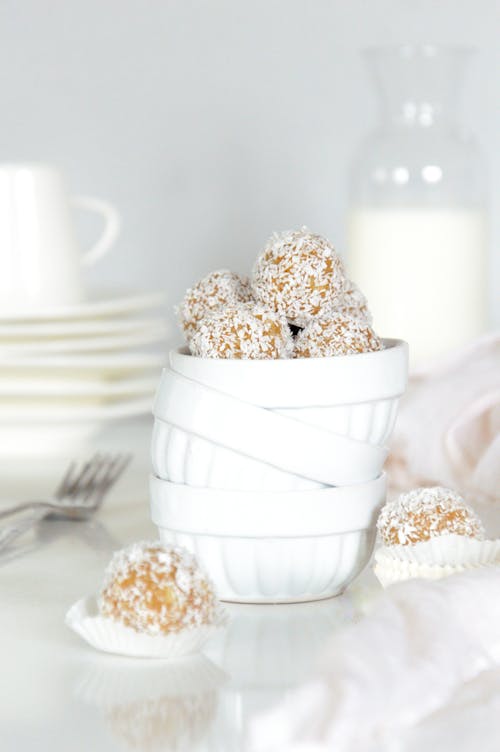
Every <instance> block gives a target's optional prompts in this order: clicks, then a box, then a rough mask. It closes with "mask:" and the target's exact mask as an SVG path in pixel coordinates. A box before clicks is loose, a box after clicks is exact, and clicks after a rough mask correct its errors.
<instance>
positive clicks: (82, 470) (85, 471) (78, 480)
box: [54, 454, 102, 499]
mask: <svg viewBox="0 0 500 752" xmlns="http://www.w3.org/2000/svg"><path fill="white" fill-rule="evenodd" d="M101 463H102V459H101V455H100V454H95V455H93V456H92V457H91V458H90V459H89V460H87V461H86V462H84V463H83V465H81V466H80V467H79V466H78V463H76V462H74V461H73V462H71V463H70V465H69V467H68V470H67V471H66V474H65V476H64V478H63V480H62V481H61V483H60V484H59V486H58V488H57V490H56V492H55V494H54V495H55V497H56V498H58V499H61V498H66V497H68V496H72V495H74V494H75V493H76V492H77V491H78V490H79V489H81V488H82V487H84V481H86V482H87V483H88V481H89V480H90V479H91V478H92V477H93V476H94V475H95V473H96V471H97V470H98V468H99V467H100V465H101Z"/></svg>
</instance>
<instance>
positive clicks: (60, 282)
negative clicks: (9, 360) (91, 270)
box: [0, 164, 120, 317]
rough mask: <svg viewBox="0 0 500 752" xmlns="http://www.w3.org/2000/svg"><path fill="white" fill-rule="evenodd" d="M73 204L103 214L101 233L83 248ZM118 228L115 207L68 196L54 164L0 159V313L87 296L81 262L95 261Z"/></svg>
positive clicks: (69, 301)
mask: <svg viewBox="0 0 500 752" xmlns="http://www.w3.org/2000/svg"><path fill="white" fill-rule="evenodd" d="M71 206H76V207H80V208H83V209H88V210H90V211H96V212H99V213H100V214H102V215H103V217H104V219H105V226H104V230H103V232H102V235H101V237H100V238H99V240H98V241H97V243H95V244H94V245H93V247H92V248H90V250H88V251H87V252H85V253H83V254H82V253H81V251H80V249H79V247H78V242H77V239H76V235H75V232H74V226H73V222H72V217H71ZM119 230H120V219H119V215H118V213H117V211H116V210H115V209H114V208H113V207H112V206H111V205H110V204H108V203H107V202H105V201H101V200H100V199H97V198H90V197H84V196H77V197H74V198H70V197H69V196H68V193H67V191H66V187H65V185H64V181H63V178H62V175H61V174H60V172H59V171H58V170H57V169H55V168H54V167H52V166H50V165H42V164H0V317H1V315H2V312H4V313H9V314H11V313H18V312H19V313H20V314H21V313H23V312H36V311H37V310H43V309H44V308H53V307H57V306H66V305H72V304H75V303H78V302H81V301H82V300H83V297H84V295H83V284H82V271H81V266H82V264H85V265H89V264H93V263H94V262H95V261H97V259H99V258H101V256H103V255H104V254H105V253H106V252H107V251H108V250H109V248H110V247H111V246H112V244H113V243H114V241H115V239H116V237H117V235H118V233H119Z"/></svg>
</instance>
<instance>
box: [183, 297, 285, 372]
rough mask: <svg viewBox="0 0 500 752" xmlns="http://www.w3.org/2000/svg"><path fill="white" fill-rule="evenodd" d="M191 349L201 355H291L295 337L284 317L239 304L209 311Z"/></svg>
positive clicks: (227, 356) (195, 353)
mask: <svg viewBox="0 0 500 752" xmlns="http://www.w3.org/2000/svg"><path fill="white" fill-rule="evenodd" d="M189 348H190V350H191V354H192V355H197V356H199V357H201V358H236V359H254V360H264V359H266V358H291V357H292V352H293V337H292V333H291V331H290V329H289V326H288V322H287V320H286V318H285V317H284V316H280V314H278V313H275V312H274V311H270V310H269V309H267V308H264V307H263V306H259V305H248V304H243V303H240V304H239V305H235V306H228V307H227V308H224V309H221V310H218V311H212V312H210V313H209V314H207V315H206V317H205V318H204V319H203V321H202V322H201V323H200V324H199V325H198V328H197V329H196V331H195V332H194V334H193V335H192V337H191V340H190V342H189Z"/></svg>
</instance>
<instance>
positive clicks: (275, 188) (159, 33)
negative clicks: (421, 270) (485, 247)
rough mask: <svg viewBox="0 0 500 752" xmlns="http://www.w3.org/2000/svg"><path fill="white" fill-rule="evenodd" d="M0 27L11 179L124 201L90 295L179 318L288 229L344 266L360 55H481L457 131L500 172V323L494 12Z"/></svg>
mask: <svg viewBox="0 0 500 752" xmlns="http://www.w3.org/2000/svg"><path fill="white" fill-rule="evenodd" d="M0 9H1V23H0V76H1V102H2V107H1V113H2V115H1V125H0V161H14V160H16V161H24V160H44V161H50V162H54V163H56V164H58V165H60V166H61V167H62V169H63V170H65V172H66V174H67V177H68V181H69V183H70V187H71V189H72V191H73V192H75V193H90V194H95V195H99V196H102V197H105V198H108V199H110V200H112V201H113V202H114V203H115V204H116V205H117V207H118V208H119V210H120V212H121V214H122V216H123V233H122V236H121V238H120V240H119V242H118V244H117V246H116V247H115V249H114V250H113V251H112V252H111V253H110V255H109V256H108V257H107V258H106V259H105V260H104V261H102V262H101V263H100V264H99V265H98V267H96V269H95V270H93V271H92V277H91V283H92V284H93V285H94V286H96V285H99V286H106V287H111V288H117V287H126V288H136V287H138V288H140V289H146V288H155V289H162V288H163V289H166V290H167V292H168V294H169V297H170V299H171V301H172V303H174V302H176V301H177V300H178V298H179V297H180V296H181V294H182V291H183V289H184V288H185V287H186V286H187V285H189V284H190V283H192V282H193V281H194V279H195V278H197V277H199V276H200V275H202V274H204V273H206V272H207V271H209V270H211V269H213V268H217V267H220V266H229V267H231V268H233V269H234V270H236V271H240V272H244V271H245V270H248V269H249V268H250V266H251V263H252V260H253V257H254V256H255V254H256V252H257V251H258V250H259V248H260V247H261V246H262V244H263V243H264V241H265V240H266V238H267V236H268V235H269V234H270V232H271V231H272V230H274V229H285V228H287V227H289V226H293V225H300V224H307V225H309V226H310V227H311V228H313V229H314V230H316V231H318V232H322V233H325V234H327V235H329V236H330V237H331V238H332V240H333V241H334V242H335V243H336V245H337V246H338V247H339V248H340V249H342V247H343V244H344V237H345V225H344V213H345V208H346V204H347V183H348V175H349V164H350V160H351V158H352V156H353V154H354V152H355V150H356V148H357V145H358V144H359V142H360V139H361V138H362V137H363V136H364V135H365V134H366V133H367V131H368V130H369V128H370V127H371V126H372V125H373V124H374V123H375V121H376V108H375V100H374V97H373V96H372V89H371V83H370V81H369V78H368V76H367V74H366V71H365V69H364V64H363V61H362V60H361V57H360V55H359V51H360V48H362V47H364V46H365V45H368V44H386V43H400V42H408V41H409V42H425V41H432V42H442V43H460V44H467V45H473V46H475V47H477V48H478V52H479V54H478V55H477V57H476V58H475V59H474V60H473V61H472V64H471V67H470V70H469V73H468V77H467V81H466V88H465V91H464V96H463V99H462V105H463V106H462V110H461V122H462V123H463V124H465V125H466V126H467V127H469V128H470V130H471V131H472V132H473V133H474V134H475V135H476V136H477V138H478V139H479V141H480V142H481V144H482V146H483V150H484V152H485V154H486V157H487V161H488V164H489V170H490V196H491V219H492V227H491V249H492V250H491V254H490V255H491V264H490V269H491V274H490V282H491V291H490V293H491V302H492V306H491V308H492V321H494V322H496V323H498V322H500V257H499V253H498V248H499V245H500V220H498V219H496V218H495V214H496V215H498V214H499V212H498V204H499V202H500V152H499V149H498V134H499V132H500V110H499V108H498V91H499V89H500V46H499V45H498V27H499V21H500V7H499V4H498V0H419V2H415V0H349V2H347V0H252V1H251V2H241V1H239V0H204V1H203V0H156V2H154V1H152V0H105V2H103V0H70V1H69V2H68V0H23V2H19V1H18V0H2V1H1V2H0ZM82 232H83V234H84V235H86V236H87V237H91V236H92V235H94V234H97V232H98V229H97V226H96V227H93V226H92V227H89V226H83V227H82ZM452 273H453V270H452V269H450V274H452Z"/></svg>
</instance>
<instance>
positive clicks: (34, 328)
mask: <svg viewBox="0 0 500 752" xmlns="http://www.w3.org/2000/svg"><path fill="white" fill-rule="evenodd" d="M164 323H165V322H164V319H161V318H154V319H153V318H151V319H150V318H119V319H112V318H110V319H105V320H104V321H102V320H97V321H95V320H92V319H91V320H90V321H85V320H83V321H78V320H76V321H40V322H35V321H32V322H28V323H26V322H22V323H20V324H10V323H7V324H5V323H3V321H2V320H1V319H0V339H6V340H9V342H5V343H4V344H5V345H8V344H10V340H20V341H22V340H24V339H29V338H32V339H35V338H38V337H52V338H58V337H89V336H93V335H97V336H100V337H102V336H105V335H109V334H126V333H129V332H136V331H141V330H144V329H152V328H155V327H157V326H160V325H164Z"/></svg>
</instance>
